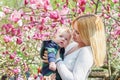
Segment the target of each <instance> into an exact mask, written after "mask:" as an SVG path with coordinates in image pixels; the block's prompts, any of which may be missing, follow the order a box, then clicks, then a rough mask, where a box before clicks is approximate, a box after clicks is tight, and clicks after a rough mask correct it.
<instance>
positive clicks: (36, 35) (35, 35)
mask: <svg viewBox="0 0 120 80" xmlns="http://www.w3.org/2000/svg"><path fill="white" fill-rule="evenodd" d="M42 38H43V34H38V33H35V34H34V35H33V39H35V40H41V39H42Z"/></svg>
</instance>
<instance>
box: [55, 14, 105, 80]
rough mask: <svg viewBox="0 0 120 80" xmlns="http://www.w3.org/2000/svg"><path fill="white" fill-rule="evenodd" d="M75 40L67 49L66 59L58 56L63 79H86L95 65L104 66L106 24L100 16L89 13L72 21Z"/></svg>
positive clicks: (58, 67)
mask: <svg viewBox="0 0 120 80" xmlns="http://www.w3.org/2000/svg"><path fill="white" fill-rule="evenodd" d="M72 28H73V42H72V43H70V44H69V45H68V47H67V48H66V51H65V55H64V60H62V59H61V58H60V56H59V54H58V55H57V56H56V58H57V60H56V65H57V70H58V73H59V74H60V77H61V78H62V80H86V79H87V78H88V75H89V73H90V71H91V68H92V66H93V65H95V66H102V65H103V62H104V58H105V55H106V40H105V32H104V25H103V22H102V20H101V19H100V17H98V16H97V15H94V14H87V15H82V16H79V17H77V18H76V19H74V20H73V22H72Z"/></svg>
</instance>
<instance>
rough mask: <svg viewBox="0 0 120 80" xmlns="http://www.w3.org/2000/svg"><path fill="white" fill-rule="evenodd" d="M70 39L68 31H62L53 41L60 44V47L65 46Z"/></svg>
mask: <svg viewBox="0 0 120 80" xmlns="http://www.w3.org/2000/svg"><path fill="white" fill-rule="evenodd" d="M70 39H71V34H70V33H68V32H62V33H60V34H59V33H58V35H57V36H56V38H55V42H56V43H57V44H58V45H59V46H60V47H64V48H65V47H67V45H68V44H69V42H70Z"/></svg>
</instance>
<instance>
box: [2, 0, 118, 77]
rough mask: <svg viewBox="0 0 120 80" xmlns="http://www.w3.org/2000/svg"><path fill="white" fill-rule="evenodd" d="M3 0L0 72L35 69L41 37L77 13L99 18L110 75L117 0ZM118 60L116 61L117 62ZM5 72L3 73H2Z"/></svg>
mask: <svg viewBox="0 0 120 80" xmlns="http://www.w3.org/2000/svg"><path fill="white" fill-rule="evenodd" d="M7 1H8V0H4V1H1V2H0V6H1V7H0V66H1V67H0V72H2V73H3V72H4V71H6V70H9V69H10V70H12V71H14V73H20V72H21V73H25V72H26V71H28V70H29V69H30V70H31V72H33V73H36V70H37V68H39V67H40V65H41V60H40V56H39V49H40V44H41V41H42V40H46V39H50V38H52V37H54V35H55V33H56V31H57V30H58V29H59V27H61V26H62V25H64V26H66V27H68V26H70V23H71V21H72V20H73V19H74V18H75V17H76V16H78V15H80V14H89V13H95V14H98V15H99V16H101V17H102V18H103V21H104V24H105V29H106V37H107V40H106V41H107V54H108V57H107V58H108V60H107V64H108V65H109V70H110V71H109V73H110V75H113V74H115V73H116V72H117V71H116V72H114V73H112V72H111V67H113V68H114V69H120V61H119V60H120V57H119V53H120V43H119V42H120V38H119V37H120V1H119V0H11V1H8V2H9V3H8V2H7ZM118 64H119V65H118ZM5 74H6V73H5Z"/></svg>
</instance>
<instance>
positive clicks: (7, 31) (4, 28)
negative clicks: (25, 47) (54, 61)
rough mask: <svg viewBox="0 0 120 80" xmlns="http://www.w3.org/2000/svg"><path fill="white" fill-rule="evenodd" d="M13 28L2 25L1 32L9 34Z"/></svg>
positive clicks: (8, 25) (10, 25)
mask: <svg viewBox="0 0 120 80" xmlns="http://www.w3.org/2000/svg"><path fill="white" fill-rule="evenodd" d="M13 28H14V26H13V25H12V24H4V25H3V26H2V30H3V31H5V32H6V34H8V33H9V32H11V31H12V29H13Z"/></svg>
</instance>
